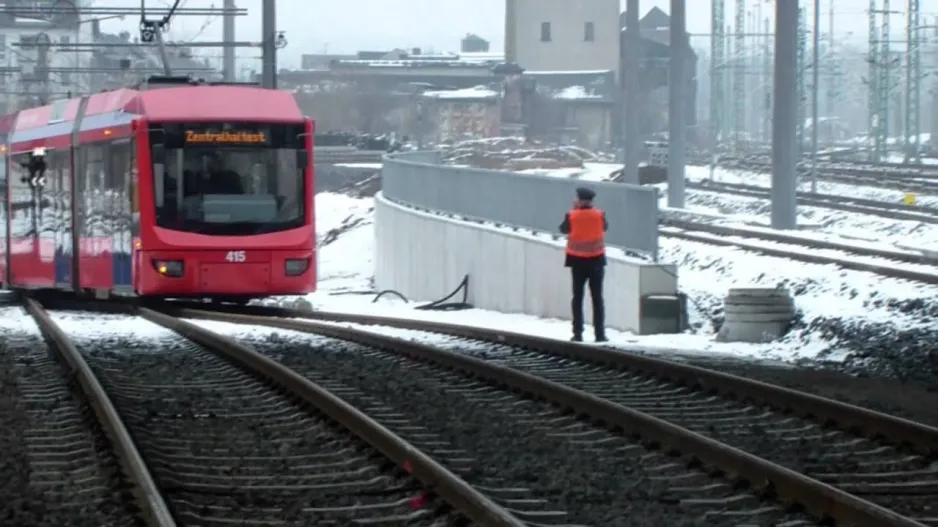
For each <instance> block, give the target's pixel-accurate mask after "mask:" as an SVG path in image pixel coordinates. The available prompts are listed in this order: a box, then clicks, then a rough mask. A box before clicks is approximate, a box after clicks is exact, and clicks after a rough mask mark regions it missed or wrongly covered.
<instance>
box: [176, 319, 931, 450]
mask: <svg viewBox="0 0 938 527" xmlns="http://www.w3.org/2000/svg"><path fill="white" fill-rule="evenodd" d="M178 305H179V306H186V307H184V308H180V307H175V304H173V303H168V304H166V306H165V307H162V308H161V309H168V310H171V311H173V312H174V313H179V314H184V315H183V316H191V317H193V318H212V317H214V316H217V314H218V313H225V314H229V313H230V314H244V315H247V316H252V315H253V316H254V317H281V318H298V319H306V320H320V321H329V322H344V323H353V324H362V325H374V326H389V327H396V328H401V329H411V330H416V331H426V332H432V333H440V334H446V335H452V336H455V337H460V338H466V339H472V340H481V341H488V342H495V343H498V344H502V345H507V346H515V347H519V348H526V349H532V350H537V351H539V352H543V353H548V354H551V355H554V356H558V357H565V358H570V359H576V360H582V361H587V362H593V363H598V364H604V365H607V366H612V367H616V368H624V369H628V370H632V371H640V372H643V373H646V374H649V375H653V376H655V377H659V378H667V379H670V380H672V381H673V382H676V383H678V384H682V385H685V386H689V387H699V388H700V389H702V390H709V391H714V392H716V393H720V394H722V395H726V396H731V397H734V398H736V399H740V400H746V399H751V400H755V401H760V402H761V403H764V404H767V405H769V406H771V407H774V408H777V409H781V410H785V411H790V412H792V413H794V414H795V415H798V416H800V417H807V418H812V417H813V418H815V419H816V420H818V421H821V422H831V423H836V424H837V425H839V426H840V427H842V428H845V429H852V430H857V431H859V432H860V433H862V434H864V435H867V436H870V437H873V436H878V437H881V438H883V439H884V440H886V441H887V442H890V443H892V444H893V445H897V446H903V445H904V446H907V447H909V448H911V449H913V450H914V451H915V452H917V453H919V454H922V455H925V456H930V457H936V456H938V428H935V427H931V426H928V425H925V424H922V423H917V422H915V421H910V420H908V419H903V418H901V417H896V416H893V415H888V414H884V413H881V412H877V411H874V410H870V409H867V408H862V407H859V406H855V405H851V404H847V403H843V402H840V401H835V400H833V399H828V398H825V397H820V396H817V395H813V394H809V393H805V392H799V391H797V390H792V389H790V388H785V387H781V386H775V385H772V384H768V383H764V382H761V381H756V380H752V379H747V378H744V377H739V376H737V375H732V374H729V373H724V372H720V371H715V370H710V369H706V368H701V367H699V366H693V365H689V364H684V363H680V362H675V361H669V360H665V359H660V358H655V357H649V356H646V355H639V354H637V353H633V352H631V351H630V350H629V349H628V348H617V349H612V348H605V347H601V346H593V345H588V344H580V343H576V342H566V341H561V340H557V339H551V338H546V337H539V336H536V335H526V334H522V333H516V332H511V331H504V330H497V329H488V328H479V327H472V326H466V325H462V324H452V323H447V322H433V321H426V320H413V319H408V318H398V317H385V316H378V315H362V314H354V313H335V312H326V311H304V310H298V309H288V308H281V307H270V306H212V307H207V306H205V305H204V304H201V305H199V304H189V305H187V304H178ZM196 306H198V307H196ZM243 320H244V322H245V323H247V321H248V320H251V322H250V323H260V322H257V321H260V320H262V319H261V318H254V319H248V318H245V319H243ZM641 349H642V348H641V347H640V346H634V347H632V350H634V351H641Z"/></svg>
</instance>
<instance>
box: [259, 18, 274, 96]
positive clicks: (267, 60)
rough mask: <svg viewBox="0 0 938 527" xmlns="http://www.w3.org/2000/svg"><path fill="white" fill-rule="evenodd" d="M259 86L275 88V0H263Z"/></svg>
mask: <svg viewBox="0 0 938 527" xmlns="http://www.w3.org/2000/svg"><path fill="white" fill-rule="evenodd" d="M263 10H264V11H263V15H262V22H261V26H262V31H261V37H262V38H263V42H262V44H261V46H262V48H261V49H262V58H261V62H262V65H261V86H263V87H264V88H269V89H272V90H275V89H277V1H276V0H263Z"/></svg>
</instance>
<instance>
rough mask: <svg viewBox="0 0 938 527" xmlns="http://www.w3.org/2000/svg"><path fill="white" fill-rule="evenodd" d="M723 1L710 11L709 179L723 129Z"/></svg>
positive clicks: (714, 4) (714, 0) (715, 162)
mask: <svg viewBox="0 0 938 527" xmlns="http://www.w3.org/2000/svg"><path fill="white" fill-rule="evenodd" d="M725 7H726V4H725V0H713V4H712V5H711V11H710V179H711V180H713V175H714V171H715V170H716V165H717V162H718V161H719V147H720V142H721V141H722V140H723V139H724V137H723V135H724V132H725V129H724V127H723V102H724V97H723V93H724V91H723V86H724V79H723V71H724V67H723V64H722V62H723V61H724V60H725V55H726V53H725V51H724V45H725V44H726V41H725V39H724V33H723V14H724V9H725Z"/></svg>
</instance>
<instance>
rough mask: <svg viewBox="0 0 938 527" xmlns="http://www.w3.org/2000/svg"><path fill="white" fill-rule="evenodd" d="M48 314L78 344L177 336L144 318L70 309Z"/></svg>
mask: <svg viewBox="0 0 938 527" xmlns="http://www.w3.org/2000/svg"><path fill="white" fill-rule="evenodd" d="M49 316H50V317H51V318H52V321H53V322H55V323H56V324H58V326H59V327H60V328H61V329H62V331H64V332H65V334H66V335H68V336H69V338H71V339H72V340H74V341H75V342H76V343H81V342H84V341H94V342H108V341H113V340H118V339H129V340H134V339H144V338H146V339H167V338H173V336H174V335H175V334H174V333H173V332H172V331H170V330H168V329H166V328H164V327H163V326H160V325H157V324H154V323H153V322H150V321H149V320H146V319H145V318H143V317H132V316H128V315H114V314H108V313H81V312H68V311H53V312H51V313H49Z"/></svg>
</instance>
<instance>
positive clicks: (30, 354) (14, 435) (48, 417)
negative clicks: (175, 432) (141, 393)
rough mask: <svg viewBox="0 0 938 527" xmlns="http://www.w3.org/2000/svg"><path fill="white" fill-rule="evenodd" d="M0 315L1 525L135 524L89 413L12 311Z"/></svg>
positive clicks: (124, 488) (124, 489)
mask: <svg viewBox="0 0 938 527" xmlns="http://www.w3.org/2000/svg"><path fill="white" fill-rule="evenodd" d="M0 317H5V318H6V322H9V320H10V318H12V317H18V318H20V319H22V322H23V326H24V327H23V328H22V329H13V330H11V329H8V328H4V331H3V334H2V336H0V452H2V455H0V526H3V527H7V526H11V527H13V526H30V527H33V526H35V527H46V526H48V527H53V526H55V527H63V526H65V527H67V526H88V527H112V526H113V527H117V526H134V525H142V524H141V523H140V520H139V519H138V518H137V516H136V511H135V509H134V508H133V505H132V501H131V500H132V496H131V494H130V493H129V491H128V487H127V485H126V482H125V481H124V480H123V477H122V474H121V471H120V468H119V465H118V463H117V460H116V459H115V458H114V456H113V454H112V452H111V446H110V444H109V442H108V440H107V439H106V437H105V435H104V434H103V432H102V431H101V429H100V427H99V426H98V425H97V422H96V421H95V418H94V414H93V413H92V412H91V410H90V408H89V407H88V405H87V404H86V403H85V402H84V400H83V399H82V398H81V397H80V396H79V392H78V388H77V386H76V385H75V384H74V383H72V382H70V381H69V380H68V377H67V375H66V373H65V369H64V368H62V367H61V366H60V365H59V363H58V362H56V361H55V360H54V359H53V356H52V355H51V354H50V351H49V349H48V347H47V346H46V344H45V343H44V342H43V340H42V338H41V337H40V336H39V334H38V330H37V329H36V328H35V326H34V325H32V322H31V320H30V319H29V318H28V317H27V316H25V313H24V312H23V311H22V310H21V309H19V308H12V307H4V308H0Z"/></svg>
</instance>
